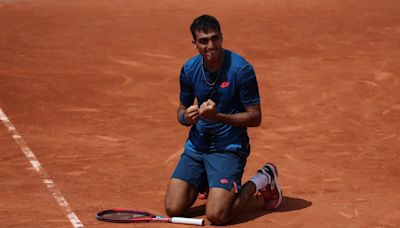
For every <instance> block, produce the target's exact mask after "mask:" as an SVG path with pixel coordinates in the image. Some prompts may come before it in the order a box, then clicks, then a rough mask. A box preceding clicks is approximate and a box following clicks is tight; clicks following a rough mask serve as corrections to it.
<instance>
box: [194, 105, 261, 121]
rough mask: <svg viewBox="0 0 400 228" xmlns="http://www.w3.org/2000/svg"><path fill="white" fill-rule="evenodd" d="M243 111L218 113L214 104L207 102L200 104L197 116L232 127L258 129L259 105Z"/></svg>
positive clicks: (259, 118)
mask: <svg viewBox="0 0 400 228" xmlns="http://www.w3.org/2000/svg"><path fill="white" fill-rule="evenodd" d="M244 109H245V111H244V112H240V113H235V114H225V113H218V112H217V111H216V104H215V102H214V101H212V100H210V99H209V100H208V101H206V102H204V103H203V104H201V106H200V111H199V115H200V116H201V117H203V118H206V119H209V120H212V121H215V122H220V123H224V124H228V125H231V126H234V127H258V126H260V124H261V107H260V104H255V105H248V106H245V107H244Z"/></svg>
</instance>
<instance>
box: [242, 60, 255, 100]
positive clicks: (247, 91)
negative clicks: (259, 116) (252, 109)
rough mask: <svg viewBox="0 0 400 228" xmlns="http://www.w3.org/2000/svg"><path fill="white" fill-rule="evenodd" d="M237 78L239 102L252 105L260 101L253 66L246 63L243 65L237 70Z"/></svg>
mask: <svg viewBox="0 0 400 228" xmlns="http://www.w3.org/2000/svg"><path fill="white" fill-rule="evenodd" d="M239 78H240V84H239V85H240V86H239V88H240V90H239V96H240V102H241V103H242V104H243V105H244V106H246V105H253V104H259V103H260V94H259V91H258V84H257V78H256V73H255V72H254V69H253V67H252V66H251V65H250V64H248V65H246V66H244V67H243V68H242V69H240V71H239Z"/></svg>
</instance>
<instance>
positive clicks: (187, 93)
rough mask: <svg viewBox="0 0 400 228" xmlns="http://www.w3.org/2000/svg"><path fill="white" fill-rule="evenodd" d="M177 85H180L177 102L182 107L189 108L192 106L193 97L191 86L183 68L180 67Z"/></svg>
mask: <svg viewBox="0 0 400 228" xmlns="http://www.w3.org/2000/svg"><path fill="white" fill-rule="evenodd" d="M179 83H180V94H179V100H180V102H181V103H182V104H183V105H184V106H186V107H189V106H190V105H192V104H193V102H194V99H195V96H194V91H193V87H192V86H191V83H190V81H189V78H188V76H187V75H186V73H185V68H184V67H182V69H181V74H180V76H179Z"/></svg>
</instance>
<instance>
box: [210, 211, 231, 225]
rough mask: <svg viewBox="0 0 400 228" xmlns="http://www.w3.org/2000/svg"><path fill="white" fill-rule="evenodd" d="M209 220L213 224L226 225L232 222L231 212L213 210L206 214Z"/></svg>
mask: <svg viewBox="0 0 400 228" xmlns="http://www.w3.org/2000/svg"><path fill="white" fill-rule="evenodd" d="M206 216H207V219H208V221H210V222H211V224H213V225H226V224H228V223H229V222H230V218H231V216H230V214H229V213H227V212H226V211H213V212H208V213H207V214H206Z"/></svg>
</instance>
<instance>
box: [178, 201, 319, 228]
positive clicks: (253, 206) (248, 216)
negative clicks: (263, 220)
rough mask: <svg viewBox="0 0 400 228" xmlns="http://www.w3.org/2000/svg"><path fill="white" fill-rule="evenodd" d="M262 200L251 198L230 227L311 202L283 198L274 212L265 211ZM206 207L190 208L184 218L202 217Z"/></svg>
mask: <svg viewBox="0 0 400 228" xmlns="http://www.w3.org/2000/svg"><path fill="white" fill-rule="evenodd" d="M263 204H264V200H263V198H262V197H256V196H255V197H253V198H252V199H251V200H250V202H249V203H248V205H247V206H246V208H244V209H243V211H242V212H241V213H240V214H239V215H238V216H237V218H235V219H233V221H232V222H231V225H233V224H239V223H245V222H248V221H251V220H254V219H256V218H258V217H261V216H264V215H267V214H270V213H281V212H288V211H296V210H301V209H304V208H307V207H310V206H311V205H312V202H310V201H307V200H304V199H300V198H294V197H289V196H284V197H283V199H282V203H281V205H280V206H279V208H278V209H276V210H271V211H267V210H264V209H263ZM205 208H206V205H205V204H203V205H199V206H196V207H193V208H191V209H190V210H189V211H188V213H187V214H186V215H185V216H188V217H198V216H204V214H205Z"/></svg>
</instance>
